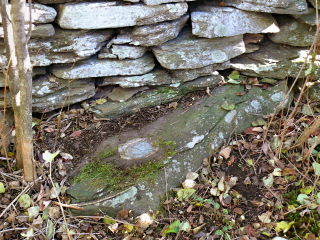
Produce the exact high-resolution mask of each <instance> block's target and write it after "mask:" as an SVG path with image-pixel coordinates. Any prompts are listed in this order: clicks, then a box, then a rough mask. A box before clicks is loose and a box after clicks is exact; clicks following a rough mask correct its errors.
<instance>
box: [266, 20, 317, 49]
mask: <svg viewBox="0 0 320 240" xmlns="http://www.w3.org/2000/svg"><path fill="white" fill-rule="evenodd" d="M277 20H278V23H279V27H280V32H278V33H273V34H269V38H270V39H271V40H272V41H273V42H275V43H282V44H288V45H291V46H297V47H308V46H311V45H312V43H313V40H314V36H315V34H316V27H310V26H309V25H307V24H306V23H303V22H301V21H298V20H296V19H294V18H292V17H288V16H280V17H278V18H277Z"/></svg>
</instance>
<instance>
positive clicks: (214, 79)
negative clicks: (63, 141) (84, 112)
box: [91, 73, 223, 119]
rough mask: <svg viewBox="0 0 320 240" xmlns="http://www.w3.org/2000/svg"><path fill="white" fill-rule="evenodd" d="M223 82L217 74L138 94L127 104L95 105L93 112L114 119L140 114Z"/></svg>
mask: <svg viewBox="0 0 320 240" xmlns="http://www.w3.org/2000/svg"><path fill="white" fill-rule="evenodd" d="M222 80H223V77H222V76H221V75H219V74H218V73H216V74H215V75H212V76H207V77H200V78H198V79H196V80H193V81H190V82H187V83H184V84H179V83H178V84H173V85H171V86H170V85H169V86H161V87H158V88H157V89H150V90H148V91H145V92H143V93H140V94H137V95H135V96H134V97H132V98H131V99H130V100H129V101H127V102H122V103H119V102H106V103H103V104H99V105H95V106H94V107H93V108H92V109H91V111H92V112H93V113H94V114H95V116H96V117H99V118H110V119H114V118H117V117H120V116H123V115H125V114H130V113H134V112H138V111H139V110H140V109H142V108H145V107H152V106H157V105H160V104H165V103H168V102H173V101H176V100H179V99H180V98H182V97H183V96H184V95H186V94H187V93H190V92H194V91H197V90H204V89H206V88H208V87H214V86H216V85H217V84H218V83H219V82H220V81H222Z"/></svg>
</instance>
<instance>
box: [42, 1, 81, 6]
mask: <svg viewBox="0 0 320 240" xmlns="http://www.w3.org/2000/svg"><path fill="white" fill-rule="evenodd" d="M37 1H38V2H39V3H42V4H49V5H50V4H59V3H69V2H81V1H82V0H37Z"/></svg>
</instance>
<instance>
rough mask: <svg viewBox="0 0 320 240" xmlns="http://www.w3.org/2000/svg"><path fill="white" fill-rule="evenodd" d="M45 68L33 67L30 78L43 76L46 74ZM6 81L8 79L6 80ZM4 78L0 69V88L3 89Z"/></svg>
mask: <svg viewBox="0 0 320 240" xmlns="http://www.w3.org/2000/svg"><path fill="white" fill-rule="evenodd" d="M46 72H47V71H46V68H44V67H34V68H33V69H32V77H35V76H38V75H44V74H46ZM7 81H8V79H7ZM4 82H5V78H4V75H3V71H2V70H1V69H0V87H1V88H2V87H4ZM6 86H8V82H7V83H6Z"/></svg>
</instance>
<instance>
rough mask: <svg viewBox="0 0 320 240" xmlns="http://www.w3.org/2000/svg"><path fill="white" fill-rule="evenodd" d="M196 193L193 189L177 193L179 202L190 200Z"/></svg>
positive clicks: (181, 190)
mask: <svg viewBox="0 0 320 240" xmlns="http://www.w3.org/2000/svg"><path fill="white" fill-rule="evenodd" d="M195 192H196V190H195V189H193V188H186V189H180V190H179V191H178V192H177V197H178V200H179V201H181V202H182V201H183V200H188V199H189V198H190V197H191V196H192V195H193V194H194V193H195Z"/></svg>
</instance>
